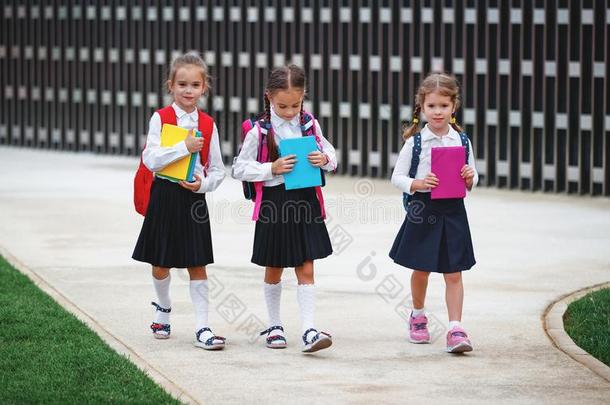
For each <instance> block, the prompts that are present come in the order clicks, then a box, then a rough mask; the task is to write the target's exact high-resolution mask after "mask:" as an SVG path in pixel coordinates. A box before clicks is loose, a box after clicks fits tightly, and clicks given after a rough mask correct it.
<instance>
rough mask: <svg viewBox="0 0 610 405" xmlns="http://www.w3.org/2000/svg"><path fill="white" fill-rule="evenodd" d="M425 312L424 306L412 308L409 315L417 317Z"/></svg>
mask: <svg viewBox="0 0 610 405" xmlns="http://www.w3.org/2000/svg"><path fill="white" fill-rule="evenodd" d="M425 312H426V308H422V309H415V308H413V312H412V313H411V316H412V317H413V318H417V317H418V316H420V315H424V314H425Z"/></svg>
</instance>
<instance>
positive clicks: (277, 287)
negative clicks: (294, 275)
mask: <svg viewBox="0 0 610 405" xmlns="http://www.w3.org/2000/svg"><path fill="white" fill-rule="evenodd" d="M281 298H282V282H281V281H280V282H279V283H277V284H268V283H265V302H266V303H267V313H268V314H269V326H276V325H279V326H282V321H281V318H280V303H281ZM273 334H274V335H276V334H277V335H283V333H282V331H281V330H275V331H273Z"/></svg>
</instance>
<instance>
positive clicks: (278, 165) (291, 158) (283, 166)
mask: <svg viewBox="0 0 610 405" xmlns="http://www.w3.org/2000/svg"><path fill="white" fill-rule="evenodd" d="M296 162H297V160H296V155H288V156H284V157H281V158H279V159H277V160H276V161H275V162H273V164H272V165H271V173H273V174H274V175H278V174H284V173H290V172H291V171H292V169H293V168H294V165H295V164H296Z"/></svg>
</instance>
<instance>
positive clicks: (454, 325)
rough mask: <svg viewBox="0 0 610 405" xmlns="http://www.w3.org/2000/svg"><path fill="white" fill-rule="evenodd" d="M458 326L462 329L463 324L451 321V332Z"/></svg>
mask: <svg viewBox="0 0 610 405" xmlns="http://www.w3.org/2000/svg"><path fill="white" fill-rule="evenodd" d="M458 326H459V327H462V323H461V322H460V321H449V330H451V329H453V328H455V327H458Z"/></svg>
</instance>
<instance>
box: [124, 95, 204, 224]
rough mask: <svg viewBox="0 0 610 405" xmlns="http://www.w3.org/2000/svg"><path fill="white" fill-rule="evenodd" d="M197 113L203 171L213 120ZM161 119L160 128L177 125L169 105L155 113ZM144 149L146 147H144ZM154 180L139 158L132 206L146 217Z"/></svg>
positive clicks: (174, 114) (172, 109)
mask: <svg viewBox="0 0 610 405" xmlns="http://www.w3.org/2000/svg"><path fill="white" fill-rule="evenodd" d="M198 112H199V131H200V132H201V135H202V136H203V139H204V142H203V148H202V149H201V151H200V152H199V156H200V159H201V164H202V166H203V168H204V170H205V169H206V168H207V164H208V156H209V154H210V142H211V141H212V131H213V130H214V120H213V119H212V117H210V116H209V115H207V114H206V113H204V112H203V111H200V110H198ZM157 113H159V116H160V117H161V126H163V124H172V125H177V118H176V111H175V110H174V108H173V107H172V106H171V105H170V106H167V107H165V108H162V109H160V110H158V111H157ZM144 148H146V146H145V147H144ZM153 180H154V175H153V173H152V172H151V171H150V170H148V167H146V166H145V165H144V162H143V161H142V158H141V157H140V166H138V170H137V171H136V175H135V177H134V179H133V204H134V206H135V208H136V211H137V212H138V213H139V214H141V215H144V216H146V210H147V209H148V201H149V200H150V188H151V186H152V182H153Z"/></svg>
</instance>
